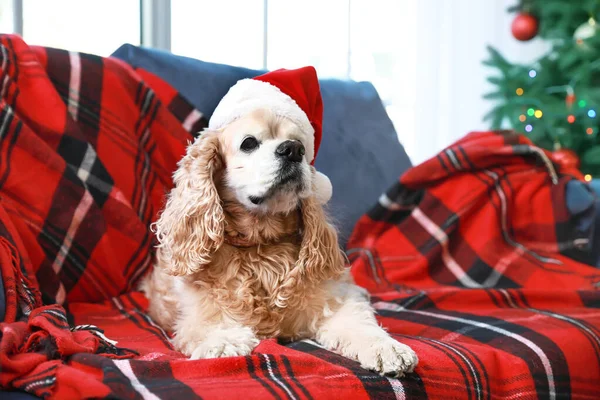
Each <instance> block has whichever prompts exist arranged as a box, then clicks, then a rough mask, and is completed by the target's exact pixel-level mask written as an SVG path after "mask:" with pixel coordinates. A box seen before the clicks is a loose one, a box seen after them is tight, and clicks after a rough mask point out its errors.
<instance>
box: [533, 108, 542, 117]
mask: <svg viewBox="0 0 600 400" xmlns="http://www.w3.org/2000/svg"><path fill="white" fill-rule="evenodd" d="M533 115H535V117H536V118H537V119H540V118H542V115H544V113H542V110H535V113H534V114H533Z"/></svg>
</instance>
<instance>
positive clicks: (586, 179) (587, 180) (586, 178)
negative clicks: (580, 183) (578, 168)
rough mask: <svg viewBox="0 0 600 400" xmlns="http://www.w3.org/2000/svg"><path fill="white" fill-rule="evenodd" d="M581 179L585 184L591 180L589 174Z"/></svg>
mask: <svg viewBox="0 0 600 400" xmlns="http://www.w3.org/2000/svg"><path fill="white" fill-rule="evenodd" d="M583 178H584V179H585V181H586V182H589V181H591V180H592V176H591V175H590V174H586V175H585V176H584V177H583Z"/></svg>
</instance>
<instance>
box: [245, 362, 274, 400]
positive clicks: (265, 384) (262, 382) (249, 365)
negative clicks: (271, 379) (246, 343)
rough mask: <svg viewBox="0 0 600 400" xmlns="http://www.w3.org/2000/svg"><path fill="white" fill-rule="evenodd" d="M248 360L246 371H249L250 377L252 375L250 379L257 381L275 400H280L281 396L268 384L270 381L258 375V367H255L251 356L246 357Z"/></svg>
mask: <svg viewBox="0 0 600 400" xmlns="http://www.w3.org/2000/svg"><path fill="white" fill-rule="evenodd" d="M245 360H246V369H247V371H248V375H250V377H251V378H252V379H254V380H255V381H257V382H258V383H260V385H261V386H262V387H263V388H265V389H266V390H267V392H269V394H270V395H271V396H272V397H273V398H274V399H280V398H281V396H279V395H278V394H277V392H276V391H275V389H273V387H272V386H271V384H269V383H268V381H266V380H265V379H263V378H262V377H260V376H259V375H258V374H257V373H256V366H255V365H254V358H253V357H250V356H246V357H245Z"/></svg>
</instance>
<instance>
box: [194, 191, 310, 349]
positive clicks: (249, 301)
mask: <svg viewBox="0 0 600 400" xmlns="http://www.w3.org/2000/svg"><path fill="white" fill-rule="evenodd" d="M224 209H225V215H226V222H225V232H226V235H227V236H226V237H228V238H229V239H234V240H225V243H224V244H223V246H222V247H221V248H220V249H219V250H218V251H217V252H216V253H215V254H214V255H213V258H212V262H211V264H210V265H209V266H208V267H207V268H205V269H203V271H201V272H200V273H199V274H198V275H197V276H195V277H194V279H195V280H196V282H197V284H200V285H201V286H202V287H203V288H204V289H205V290H206V291H207V292H208V294H209V296H210V297H211V298H212V300H213V302H214V303H215V305H216V306H217V307H219V308H220V309H222V310H223V311H224V312H225V314H227V315H229V316H230V317H231V318H232V319H234V320H236V321H237V322H239V323H241V324H243V325H245V326H251V327H253V328H254V329H255V330H256V332H257V334H258V335H259V336H264V337H273V336H289V335H288V334H287V331H290V335H292V334H293V335H294V336H297V334H298V332H295V331H294V330H297V328H296V327H295V326H291V325H295V323H294V322H293V321H286V315H288V316H289V315H298V310H301V309H302V307H303V306H304V305H305V304H306V301H307V300H308V299H307V293H306V292H305V291H303V290H297V289H299V288H300V287H301V286H302V285H303V282H302V280H301V279H299V278H301V277H298V276H295V275H293V274H292V270H294V267H295V264H296V262H297V261H298V256H299V251H300V244H301V243H300V240H301V239H300V238H299V237H298V235H297V234H298V232H299V230H300V223H301V222H300V221H301V218H300V217H299V215H298V213H294V212H293V213H289V214H285V215H280V216H272V215H271V216H269V217H258V216H255V215H251V214H249V213H248V212H247V211H246V210H245V209H243V208H241V207H239V206H238V205H237V204H236V203H235V202H225V203H224ZM240 238H243V239H240ZM240 240H241V242H242V243H243V242H247V243H248V245H237V244H236V243H237V242H240ZM292 289H294V290H292Z"/></svg>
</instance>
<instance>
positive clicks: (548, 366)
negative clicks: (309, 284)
mask: <svg viewBox="0 0 600 400" xmlns="http://www.w3.org/2000/svg"><path fill="white" fill-rule="evenodd" d="M580 178H581V175H580V173H579V172H578V171H576V170H572V169H568V168H565V167H564V166H560V165H554V164H553V163H552V162H551V161H550V157H549V154H547V153H546V152H544V151H542V150H541V149H539V148H536V147H534V146H532V144H531V142H530V141H529V140H528V139H527V138H525V137H523V136H521V135H517V134H515V133H513V132H474V133H471V134H469V135H467V136H466V137H465V138H463V139H461V140H459V141H458V142H456V143H455V144H453V145H452V146H450V147H449V148H447V149H445V150H444V151H442V152H441V153H439V154H438V155H437V156H436V157H434V158H432V159H430V160H428V161H427V162H425V163H423V164H421V165H419V166H417V167H415V168H413V169H411V170H409V171H408V172H407V173H405V174H404V175H403V176H402V177H401V179H400V180H399V182H398V183H397V184H395V185H394V186H392V187H391V188H390V189H389V190H388V191H387V192H386V193H384V194H383V195H382V196H381V197H380V198H379V201H378V204H377V205H375V207H373V208H372V209H371V210H370V211H369V212H368V214H367V215H365V216H363V218H362V219H361V220H360V221H359V223H358V224H357V226H356V228H355V231H354V234H353V237H352V238H351V240H350V242H349V245H348V246H349V250H348V253H349V257H350V259H351V262H352V268H353V274H354V276H355V278H356V280H357V282H358V283H359V284H360V285H362V286H365V287H366V288H368V289H369V291H370V292H371V293H374V296H373V304H374V307H375V309H376V310H377V311H378V312H379V315H380V317H381V322H382V323H383V325H384V326H386V327H387V328H388V329H389V330H390V331H391V332H393V333H396V334H398V335H399V336H400V337H402V338H403V340H404V341H405V343H407V344H410V345H411V346H412V347H413V349H415V351H416V352H417V353H418V354H419V359H420V360H422V361H421V364H420V366H419V368H417V372H418V374H419V376H420V379H421V380H422V382H423V388H424V390H425V392H426V393H427V395H428V396H429V397H435V398H439V397H443V398H456V399H459V398H460V399H463V398H464V399H490V398H532V399H534V398H539V399H559V398H564V399H566V398H578V399H585V398H588V399H595V398H600V312H599V311H598V308H600V291H598V287H599V285H600V271H599V270H598V269H596V268H594V267H591V266H588V265H584V264H580V263H578V262H575V261H573V260H572V259H569V258H567V257H566V256H565V255H564V254H563V253H569V252H570V251H572V250H573V249H582V248H585V247H587V246H589V244H590V243H589V241H590V236H591V232H590V230H591V229H593V227H592V226H589V225H588V226H585V225H583V224H581V223H580V222H581V218H580V217H581V215H571V213H570V212H569V209H568V207H567V204H566V200H565V199H566V191H567V187H568V185H573V184H575V185H581V183H580V181H579V179H580ZM589 211H590V210H582V212H589ZM421 395H424V394H423V393H422V394H421Z"/></svg>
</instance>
